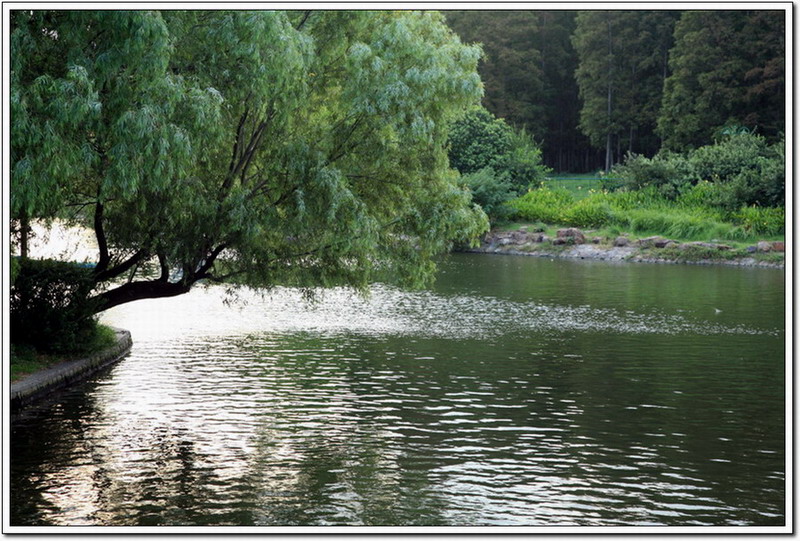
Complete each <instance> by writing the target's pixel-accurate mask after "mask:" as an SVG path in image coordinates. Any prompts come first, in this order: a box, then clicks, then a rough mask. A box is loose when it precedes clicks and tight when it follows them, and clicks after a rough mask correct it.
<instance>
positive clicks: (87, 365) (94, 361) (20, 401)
mask: <svg viewBox="0 0 800 541" xmlns="http://www.w3.org/2000/svg"><path fill="white" fill-rule="evenodd" d="M114 332H115V333H116V342H115V344H114V345H113V346H111V347H108V348H106V349H104V350H102V351H98V352H97V353H93V354H92V355H90V356H89V357H86V358H83V359H76V360H72V361H65V362H63V363H59V364H57V365H55V366H51V367H50V368H47V369H45V370H41V371H39V372H36V373H34V374H31V375H29V376H27V377H25V378H23V379H21V380H20V381H17V382H14V383H12V384H11V408H12V410H17V409H19V408H20V407H22V406H24V405H26V404H30V403H31V402H35V401H36V400H38V399H40V398H42V397H44V396H47V395H49V394H50V393H52V392H54V391H57V390H58V389H61V388H63V387H66V386H67V385H70V384H72V383H75V382H77V381H81V380H85V379H87V378H88V377H89V376H91V375H92V374H94V373H95V372H97V371H98V370H101V369H103V368H105V367H106V366H108V365H110V364H112V363H115V362H117V361H119V360H121V359H122V358H123V357H124V356H125V355H126V354H127V353H128V352H129V351H130V349H131V345H132V344H133V342H132V340H131V333H130V332H129V331H126V330H123V329H114Z"/></svg>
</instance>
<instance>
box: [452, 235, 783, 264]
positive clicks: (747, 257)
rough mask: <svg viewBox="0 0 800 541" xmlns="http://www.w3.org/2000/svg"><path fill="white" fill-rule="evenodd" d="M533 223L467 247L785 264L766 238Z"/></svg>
mask: <svg viewBox="0 0 800 541" xmlns="http://www.w3.org/2000/svg"><path fill="white" fill-rule="evenodd" d="M529 229H530V228H529V226H520V227H518V228H517V229H511V230H492V231H490V232H489V233H487V234H486V236H485V237H484V238H483V240H482V242H481V245H480V246H478V247H476V248H470V249H465V250H463V251H466V252H472V253H483V254H500V255H524V256H534V257H550V258H568V259H593V260H601V261H625V262H631V263H667V264H689V265H732V266H738V267H769V268H780V269H783V268H784V265H785V262H784V259H785V254H784V250H785V246H784V243H783V242H770V241H761V242H758V243H756V244H755V245H753V246H747V247H744V248H737V247H734V246H731V245H729V244H723V243H719V242H678V241H676V240H672V239H667V238H664V237H660V236H650V237H644V238H633V237H631V236H626V235H620V236H617V237H614V238H610V237H602V236H593V235H592V233H593V232H592V231H590V230H587V231H583V230H580V229H577V228H563V229H559V230H557V231H556V233H555V236H554V237H550V236H548V235H547V234H546V233H545V232H543V231H530V230H529Z"/></svg>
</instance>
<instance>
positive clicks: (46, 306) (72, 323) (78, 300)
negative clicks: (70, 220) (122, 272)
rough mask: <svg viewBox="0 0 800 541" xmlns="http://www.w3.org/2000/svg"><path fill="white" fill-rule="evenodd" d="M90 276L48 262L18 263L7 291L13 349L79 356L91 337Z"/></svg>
mask: <svg viewBox="0 0 800 541" xmlns="http://www.w3.org/2000/svg"><path fill="white" fill-rule="evenodd" d="M93 288H94V279H93V277H92V272H91V270H89V269H87V268H83V267H80V266H77V265H75V264H73V263H67V262H63V261H54V260H49V259H43V260H38V259H21V260H19V268H18V271H17V276H16V280H15V281H14V284H13V286H12V287H11V301H10V307H11V312H10V323H11V337H12V342H13V343H14V344H25V345H28V346H31V347H33V348H35V349H36V350H37V351H42V352H49V353H61V352H80V351H84V350H85V348H86V347H87V346H88V345H89V344H90V343H91V339H92V337H93V336H94V334H95V331H96V325H97V324H96V321H95V318H94V313H95V311H96V305H97V301H96V300H95V299H91V298H89V294H90V292H91V290H92V289H93Z"/></svg>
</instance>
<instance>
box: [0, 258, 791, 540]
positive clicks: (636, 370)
mask: <svg viewBox="0 0 800 541" xmlns="http://www.w3.org/2000/svg"><path fill="white" fill-rule="evenodd" d="M784 279H785V273H784V272H783V271H781V270H774V269H747V268H731V267H696V266H678V265H648V264H609V263H604V262H590V261H568V260H555V261H553V260H550V259H541V258H534V257H514V256H486V255H471V254H455V255H453V256H451V257H449V258H448V259H447V260H445V261H444V262H443V264H442V271H441V273H440V275H439V278H438V281H437V283H436V285H435V287H433V288H432V289H431V290H429V291H422V292H410V293H409V292H404V291H401V290H398V289H395V288H392V287H387V286H382V285H378V286H375V287H374V288H373V289H372V293H371V296H370V297H369V298H361V297H358V296H354V295H352V294H350V293H348V292H347V291H344V290H332V291H328V292H326V293H325V294H324V295H322V296H321V297H320V298H318V299H317V300H316V302H315V303H313V304H308V303H307V302H306V301H305V300H304V299H303V297H302V295H301V294H300V293H299V292H297V291H294V290H286V289H275V290H274V291H272V293H271V294H269V295H267V296H264V297H262V296H259V295H253V294H251V293H242V294H241V295H240V299H239V300H238V301H236V302H234V303H233V304H230V305H228V304H225V303H223V300H225V299H227V297H226V295H225V293H224V290H222V289H221V288H209V289H197V290H195V291H193V292H191V293H190V294H188V295H185V296H183V297H177V298H172V299H162V300H148V301H140V302H137V303H132V304H129V305H123V306H120V307H117V308H115V309H113V310H111V311H109V312H108V313H107V314H105V316H104V318H103V319H104V321H105V322H106V323H108V324H111V325H116V326H119V327H123V328H126V329H129V330H130V331H131V332H132V335H133V339H134V346H133V349H132V351H131V353H130V354H129V355H128V357H126V358H125V359H124V360H123V361H122V362H120V363H119V364H117V365H115V366H114V367H113V368H111V369H109V370H108V371H106V372H104V373H102V374H100V375H99V376H97V377H96V378H95V379H93V380H91V381H89V382H87V383H86V384H84V385H81V386H79V387H76V388H74V389H72V390H70V391H68V392H64V393H61V394H59V395H57V396H56V397H54V399H53V400H52V401H50V402H49V403H46V404H43V405H41V406H40V407H36V408H31V409H28V410H26V411H24V412H23V413H22V414H21V415H18V416H16V417H15V418H14V419H13V423H12V431H11V443H10V449H11V481H10V484H11V506H10V508H11V524H12V525H107V526H128V525H135V526H151V525H257V526H290V525H307V526H308V525H376V526H392V525H403V526H414V525H455V526H501V525H515V526H562V525H565V526H566V525H571V526H654V525H666V526H702V525H715V526H736V525H756V526H771V525H778V526H780V525H783V524H784V523H785V521H786V514H785V513H786V509H785V499H786V491H785V490H786V481H785V470H786V467H785V460H786V456H785V445H786V443H785V427H784V424H785V392H786V389H785V383H784V370H785V366H784V363H785V351H784V344H785V330H784V329H785V324H784V303H785V297H784ZM244 301H246V303H245V302H244Z"/></svg>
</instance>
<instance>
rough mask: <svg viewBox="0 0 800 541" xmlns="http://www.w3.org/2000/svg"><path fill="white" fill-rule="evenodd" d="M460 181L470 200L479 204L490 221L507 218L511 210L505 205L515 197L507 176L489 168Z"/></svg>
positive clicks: (470, 174)
mask: <svg viewBox="0 0 800 541" xmlns="http://www.w3.org/2000/svg"><path fill="white" fill-rule="evenodd" d="M461 181H462V182H463V183H464V184H465V185H466V186H467V187H469V189H470V191H471V192H472V200H473V201H474V202H475V203H477V204H479V205H480V206H481V208H482V209H483V211H484V212H485V213H486V214H487V215H488V216H489V218H491V219H492V220H502V219H505V218H507V217H508V216H509V214H510V213H511V209H510V208H509V207H508V206H507V205H506V204H505V203H506V202H507V201H509V200H510V199H512V198H514V197H516V195H517V193H516V190H515V188H514V186H513V185H512V184H511V182H510V181H509V180H508V175H505V174H500V175H498V174H497V173H496V172H495V171H494V169H492V168H491V167H484V168H483V169H481V170H479V171H476V172H474V173H468V174H466V175H464V176H462V177H461Z"/></svg>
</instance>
